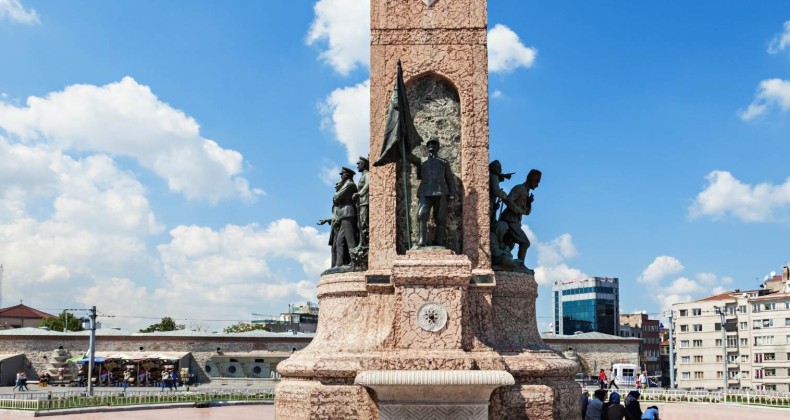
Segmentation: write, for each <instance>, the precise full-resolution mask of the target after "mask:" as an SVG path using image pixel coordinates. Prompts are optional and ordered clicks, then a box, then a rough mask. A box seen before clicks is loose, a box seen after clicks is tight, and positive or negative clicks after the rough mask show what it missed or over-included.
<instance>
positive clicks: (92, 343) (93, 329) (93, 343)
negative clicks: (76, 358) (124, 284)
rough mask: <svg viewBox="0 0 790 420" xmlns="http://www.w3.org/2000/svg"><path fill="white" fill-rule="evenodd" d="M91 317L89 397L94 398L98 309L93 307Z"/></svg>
mask: <svg viewBox="0 0 790 420" xmlns="http://www.w3.org/2000/svg"><path fill="white" fill-rule="evenodd" d="M88 316H89V317H90V329H91V339H90V344H89V346H90V349H89V350H88V351H89V353H90V354H89V355H88V396H91V397H92V396H93V359H94V358H95V357H96V307H95V306H92V307H91V309H90V312H89V315H88ZM100 377H101V376H100Z"/></svg>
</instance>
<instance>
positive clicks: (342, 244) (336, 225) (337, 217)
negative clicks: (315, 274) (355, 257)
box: [318, 167, 358, 268]
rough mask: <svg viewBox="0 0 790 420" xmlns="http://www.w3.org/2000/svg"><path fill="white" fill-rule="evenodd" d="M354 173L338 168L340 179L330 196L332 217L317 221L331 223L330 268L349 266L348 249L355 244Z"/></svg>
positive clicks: (355, 189) (321, 223) (355, 188)
mask: <svg viewBox="0 0 790 420" xmlns="http://www.w3.org/2000/svg"><path fill="white" fill-rule="evenodd" d="M354 174H355V172H354V171H353V170H351V169H349V168H346V167H343V169H341V170H340V181H339V182H338V183H337V184H335V195H334V196H333V197H332V217H331V218H330V219H323V220H320V221H319V222H318V224H319V225H323V224H327V223H330V224H331V225H332V231H331V233H330V235H329V245H331V246H332V268H335V267H343V266H349V265H350V264H351V256H350V250H351V249H352V248H354V247H356V246H357V235H358V233H357V211H356V208H355V206H354V200H353V198H352V197H353V196H354V194H355V193H356V192H357V185H356V184H354Z"/></svg>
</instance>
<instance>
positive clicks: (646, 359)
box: [620, 313, 661, 377]
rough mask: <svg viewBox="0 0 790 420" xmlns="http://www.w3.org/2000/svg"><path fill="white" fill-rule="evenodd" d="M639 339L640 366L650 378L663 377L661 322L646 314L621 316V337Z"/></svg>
mask: <svg viewBox="0 0 790 420" xmlns="http://www.w3.org/2000/svg"><path fill="white" fill-rule="evenodd" d="M627 334H631V335H630V337H639V338H641V339H642V345H641V346H640V349H639V365H640V366H641V368H642V369H644V370H646V371H647V374H648V375H649V376H655V377H660V376H661V359H660V357H661V355H660V351H661V338H660V337H659V322H658V320H657V319H650V317H649V316H648V315H646V314H642V313H636V314H621V315H620V336H621V337H629V335H627Z"/></svg>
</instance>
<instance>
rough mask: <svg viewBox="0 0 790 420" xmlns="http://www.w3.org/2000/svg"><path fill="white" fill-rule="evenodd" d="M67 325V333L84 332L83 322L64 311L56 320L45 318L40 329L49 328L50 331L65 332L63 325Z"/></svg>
mask: <svg viewBox="0 0 790 420" xmlns="http://www.w3.org/2000/svg"><path fill="white" fill-rule="evenodd" d="M64 323H65V324H66V331H82V330H83V328H82V321H80V319H79V318H77V317H76V316H74V314H71V313H68V312H66V311H63V312H61V313H60V315H58V316H56V317H54V318H44V319H43V320H41V324H40V325H39V327H47V328H49V330H50V331H63V324H64Z"/></svg>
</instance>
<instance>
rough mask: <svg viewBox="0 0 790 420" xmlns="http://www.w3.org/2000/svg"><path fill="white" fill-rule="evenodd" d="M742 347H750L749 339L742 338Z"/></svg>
mask: <svg viewBox="0 0 790 420" xmlns="http://www.w3.org/2000/svg"><path fill="white" fill-rule="evenodd" d="M740 345H741V347H749V339H748V338H741V340H740Z"/></svg>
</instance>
